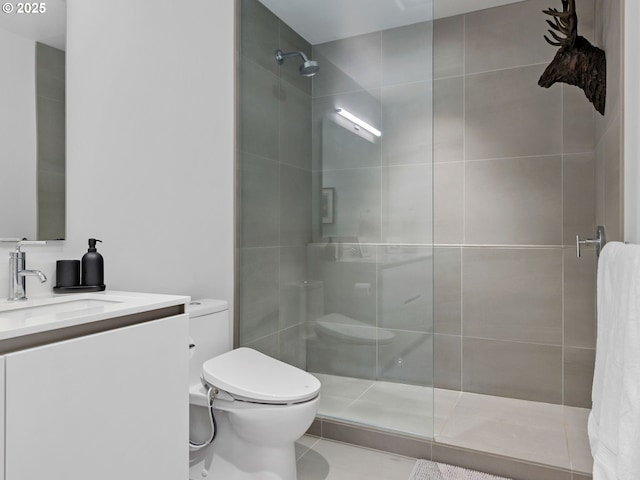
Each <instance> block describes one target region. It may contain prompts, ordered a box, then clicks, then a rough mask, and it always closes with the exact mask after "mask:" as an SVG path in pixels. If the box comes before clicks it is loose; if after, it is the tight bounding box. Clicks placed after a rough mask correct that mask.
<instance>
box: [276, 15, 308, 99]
mask: <svg viewBox="0 0 640 480" xmlns="http://www.w3.org/2000/svg"><path fill="white" fill-rule="evenodd" d="M279 45H280V49H281V50H282V51H283V52H303V53H304V54H305V55H306V56H307V58H309V59H311V60H313V58H312V55H311V53H312V52H311V44H310V43H309V42H307V41H306V40H305V39H304V38H302V37H301V36H300V35H299V34H298V33H296V32H295V31H294V30H293V29H292V28H291V27H289V25H287V24H286V23H284V22H280V44H279ZM301 64H302V58H300V57H299V56H297V57H294V58H288V59H287V60H285V62H284V63H283V64H282V65H281V66H280V76H281V78H282V79H283V80H284V81H286V82H288V83H289V84H291V85H293V86H295V87H296V88H298V89H300V90H301V91H303V92H304V93H306V94H307V95H311V91H312V85H313V80H312V77H304V76H302V75H300V71H299V68H300V65H301Z"/></svg>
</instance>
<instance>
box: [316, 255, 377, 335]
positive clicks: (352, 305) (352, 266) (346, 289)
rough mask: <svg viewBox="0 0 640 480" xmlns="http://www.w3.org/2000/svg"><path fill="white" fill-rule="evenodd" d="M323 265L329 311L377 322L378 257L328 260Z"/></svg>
mask: <svg viewBox="0 0 640 480" xmlns="http://www.w3.org/2000/svg"><path fill="white" fill-rule="evenodd" d="M347 247H348V246H347ZM374 255H375V253H374ZM374 259H375V257H374ZM322 267H323V271H322V273H321V277H320V278H321V279H322V281H323V282H324V301H325V313H327V314H328V313H340V314H342V315H345V316H347V317H350V318H353V319H354V320H358V321H359V322H364V323H366V324H368V325H371V326H375V325H376V318H377V313H376V312H377V282H376V265H375V260H373V261H371V262H361V261H354V262H350V261H326V260H325V261H324V262H323V265H322Z"/></svg>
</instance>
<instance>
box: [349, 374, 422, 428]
mask: <svg viewBox="0 0 640 480" xmlns="http://www.w3.org/2000/svg"><path fill="white" fill-rule="evenodd" d="M345 418H346V419H348V420H349V421H353V422H356V423H359V424H362V425H368V426H371V427H373V428H382V429H385V430H391V431H396V432H403V433H405V434H410V435H417V436H420V437H423V438H431V437H432V436H433V389H431V388H425V387H420V386H416V385H404V384H400V383H390V382H375V383H374V385H373V386H372V387H371V388H370V389H369V390H367V391H366V392H365V393H364V394H363V395H362V396H361V397H360V398H358V399H357V400H356V401H355V402H353V403H352V404H351V405H350V406H349V408H347V410H346V411H345Z"/></svg>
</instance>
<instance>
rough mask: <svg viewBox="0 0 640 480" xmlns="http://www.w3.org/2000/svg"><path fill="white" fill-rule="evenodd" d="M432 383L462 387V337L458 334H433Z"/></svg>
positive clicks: (444, 386) (437, 385)
mask: <svg viewBox="0 0 640 480" xmlns="http://www.w3.org/2000/svg"><path fill="white" fill-rule="evenodd" d="M433 349H434V385H435V386H436V388H447V389H451V390H460V389H461V388H462V339H461V337H460V336H458V335H438V334H436V335H434V346H433Z"/></svg>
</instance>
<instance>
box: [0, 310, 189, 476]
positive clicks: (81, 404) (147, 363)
mask: <svg viewBox="0 0 640 480" xmlns="http://www.w3.org/2000/svg"><path fill="white" fill-rule="evenodd" d="M180 311H184V309H183V308H182V307H181V308H180ZM188 345H189V336H188V316H187V315H186V314H184V313H179V314H173V315H171V316H168V317H164V318H159V319H153V320H145V321H143V322H140V323H134V324H132V325H126V326H118V327H117V328H114V329H106V330H103V331H99V332H97V333H89V334H86V335H81V336H77V337H74V338H69V339H63V340H60V341H56V342H53V343H45V344H41V345H39V346H34V347H31V348H24V349H19V350H17V351H12V352H10V353H6V354H4V355H3V356H2V357H0V382H1V383H0V385H2V386H3V387H4V395H0V408H2V410H1V411H2V412H4V415H0V426H1V427H3V431H4V435H2V436H0V455H2V454H3V453H4V462H3V463H4V465H3V468H0V479H2V480H40V479H46V480H86V479H91V480H116V479H117V480H128V479H131V480H144V479H149V480H165V479H166V480H178V479H183V478H186V475H187V472H188V447H187V445H188V424H189V422H188V385H187V382H188V370H187V369H188V356H189V349H188ZM2 422H4V425H2ZM3 443H4V445H2V444H3ZM3 446H4V448H2V447H3ZM3 475H4V476H3Z"/></svg>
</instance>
